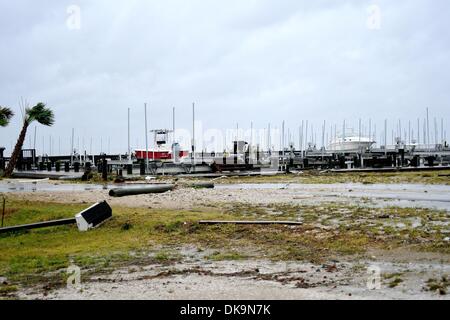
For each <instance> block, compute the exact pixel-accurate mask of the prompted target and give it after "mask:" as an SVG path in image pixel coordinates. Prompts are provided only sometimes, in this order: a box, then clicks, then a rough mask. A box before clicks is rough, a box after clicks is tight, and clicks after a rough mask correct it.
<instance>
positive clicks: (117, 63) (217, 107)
mask: <svg viewBox="0 0 450 320" xmlns="http://www.w3.org/2000/svg"><path fill="white" fill-rule="evenodd" d="M71 4H75V5H78V6H79V7H80V9H81V29H80V30H70V29H69V28H67V25H66V20H67V18H68V14H67V12H66V9H67V7H68V6H69V5H71ZM371 4H377V5H378V6H379V7H380V9H381V19H382V20H381V28H380V29H379V30H371V29H368V28H367V25H366V22H367V19H368V12H367V7H368V6H369V5H371ZM449 6H450V5H449V4H448V3H447V2H445V1H434V2H433V5H432V6H431V5H430V3H429V2H427V1H425V0H411V1H395V2H394V1H387V0H385V1H381V0H379V1H373V2H366V1H356V0H355V1H339V2H338V1H294V0H292V1H288V0H284V1H276V2H275V1H269V0H261V1H257V0H251V1H237V0H232V1H226V2H223V1H208V2H205V1H200V0H191V1H182V0H171V1H164V2H162V1H145V2H144V1H127V2H123V3H111V1H95V2H93V1H74V2H66V3H64V2H58V3H55V2H54V1H39V2H34V1H15V2H4V3H2V4H0V14H1V19H0V36H1V50H0V70H1V74H2V76H1V77H0V86H1V88H2V90H1V91H0V104H2V105H9V106H11V107H13V108H14V109H16V111H17V112H16V113H18V114H20V112H18V101H19V98H20V97H21V96H23V97H25V98H27V99H28V100H29V101H30V102H31V103H35V102H38V101H41V100H42V101H44V102H47V103H48V105H49V106H52V107H53V108H54V109H55V112H56V116H57V122H56V124H55V126H54V127H53V128H43V127H38V129H37V130H38V134H37V135H38V141H37V147H38V148H41V147H42V136H44V142H45V144H47V146H48V140H49V136H50V135H52V137H53V140H54V141H58V138H59V137H60V139H61V141H62V142H61V144H62V147H61V148H62V149H63V151H64V152H67V151H68V146H69V144H68V141H69V136H70V131H71V128H72V127H75V128H76V133H77V136H79V137H80V138H79V139H80V141H82V139H83V137H84V140H85V145H86V146H88V141H89V140H90V137H93V141H94V149H96V150H97V151H99V148H100V138H101V137H102V138H103V146H104V148H103V149H104V150H105V145H106V143H107V137H110V139H111V141H112V142H111V145H112V146H111V151H113V152H120V151H121V152H125V151H126V141H127V139H126V136H125V135H126V112H127V108H128V107H131V108H132V125H133V130H132V143H133V144H134V145H136V144H137V143H139V144H140V145H141V146H142V144H143V141H144V136H143V135H144V128H143V123H142V118H143V103H144V102H145V101H147V102H149V104H150V126H151V127H153V128H154V127H170V126H171V108H172V106H175V107H176V108H177V124H178V125H179V126H181V127H184V128H190V114H191V109H190V107H191V102H192V101H195V102H196V103H197V113H198V118H199V119H201V120H202V121H203V127H204V128H205V129H207V128H219V129H221V128H231V127H234V126H235V123H236V122H239V123H240V126H241V127H245V126H246V127H249V126H250V121H251V120H252V121H253V122H254V123H255V127H264V126H266V125H267V123H268V122H271V123H272V125H273V126H280V123H281V121H282V120H283V119H285V120H286V121H287V125H288V126H289V127H291V129H292V130H294V129H295V132H296V130H297V129H296V128H297V127H298V125H299V123H300V122H301V120H305V119H308V120H309V121H310V122H313V123H314V126H315V128H319V127H320V125H321V122H322V121H323V120H327V123H328V125H330V124H332V123H336V124H337V126H338V128H339V127H340V126H342V121H343V120H344V119H347V121H349V122H351V123H352V125H353V126H354V127H356V126H357V121H358V118H360V117H361V118H363V119H364V120H365V121H366V122H367V121H368V119H369V118H371V119H372V120H373V121H374V122H376V123H377V124H378V127H379V128H380V127H381V124H382V121H383V120H384V119H385V118H387V119H389V123H390V125H391V126H392V123H393V122H394V121H397V119H399V118H402V119H403V121H404V122H406V121H408V120H412V121H413V123H415V121H417V120H416V119H417V117H421V118H423V117H424V112H425V108H426V107H429V108H430V110H431V112H432V116H433V117H434V116H436V117H438V118H439V119H440V118H441V117H443V118H444V119H445V122H446V123H448V122H449V121H450V119H449V118H450V117H449V116H450V114H449V111H448V110H449V109H448V102H449V98H450V93H449V91H448V90H447V88H446V87H447V84H448V83H449V80H450V73H449V69H450V68H449V62H448V56H449V42H448V36H447V35H446V30H448V29H450V28H449V27H450V22H449V21H448V19H447V18H446V13H447V12H448V9H449ZM19 126H20V117H15V119H14V121H13V123H12V125H11V126H9V127H8V128H3V129H1V134H0V144H3V145H5V146H6V147H8V148H9V146H10V143H11V141H13V142H15V139H16V136H17V134H18V130H19ZM378 132H381V131H380V130H378ZM319 134H320V133H318V135H319ZM113 142H114V143H113ZM80 144H81V142H80ZM56 148H57V147H54V151H56V150H55V149H56ZM47 151H48V150H47Z"/></svg>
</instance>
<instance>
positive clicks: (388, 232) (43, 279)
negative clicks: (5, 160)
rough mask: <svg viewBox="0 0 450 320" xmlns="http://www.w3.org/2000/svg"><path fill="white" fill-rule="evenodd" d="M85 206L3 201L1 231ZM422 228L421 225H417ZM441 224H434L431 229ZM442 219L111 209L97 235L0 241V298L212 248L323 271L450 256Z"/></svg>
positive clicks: (319, 209) (388, 211)
mask: <svg viewBox="0 0 450 320" xmlns="http://www.w3.org/2000/svg"><path fill="white" fill-rule="evenodd" d="M86 206H87V205H86V204H55V203H45V202H41V203H36V202H28V201H15V200H9V201H8V203H7V212H6V217H5V222H6V225H16V224H23V223H30V222H38V221H46V220H50V219H60V218H66V217H73V216H74V214H75V213H77V212H79V211H81V210H82V209H84V208H86ZM201 219H271V220H276V219H279V220H287V219H299V220H301V221H303V223H304V224H303V225H301V226H295V227H292V226H290V227H286V226H234V225H225V226H205V225H199V224H198V223H197V222H198V220H201ZM417 219H419V220H420V224H421V225H420V226H414V221H415V220H417ZM435 222H439V223H435ZM448 222H449V221H448V215H447V213H446V212H445V211H436V210H428V209H412V208H410V209H400V208H384V209H380V208H378V209H375V208H369V207H357V206H348V205H341V204H339V205H338V204H332V203H330V204H321V205H320V206H319V205H318V206H290V205H273V206H268V207H259V206H250V205H248V204H241V203H230V204H228V205H218V204H211V205H210V206H209V207H207V208H200V209H198V210H192V211H174V210H160V209H149V208H126V207H113V218H112V219H111V220H109V221H107V222H106V223H105V224H104V225H103V226H101V227H100V228H97V229H95V230H92V231H89V232H86V233H80V232H79V231H78V230H77V228H76V226H61V227H53V228H45V229H37V230H31V231H28V232H18V233H15V234H4V235H0V250H1V255H0V277H4V278H6V279H7V281H6V282H5V283H3V284H1V283H0V297H1V296H2V295H4V296H8V295H10V294H11V292H14V291H15V290H16V289H17V288H18V287H20V286H32V285H34V284H38V283H39V284H42V283H48V284H51V286H53V287H54V286H60V285H63V284H64V283H65V280H66V272H65V268H67V266H69V265H70V264H71V263H75V264H76V265H78V266H80V267H81V268H82V269H83V270H84V271H85V272H84V273H83V274H86V271H87V273H88V274H89V273H91V274H98V273H102V272H109V271H111V270H113V269H115V268H117V267H121V266H126V265H139V264H152V263H170V262H173V261H176V260H177V259H180V256H179V253H178V251H177V248H180V247H181V246H184V245H194V246H195V247H197V248H198V250H199V251H201V250H205V249H212V250H213V251H214V253H212V254H211V255H210V256H209V257H208V259H211V260H227V259H244V258H263V259H273V260H300V261H312V262H316V263H321V262H323V261H325V260H326V259H330V258H335V257H341V256H344V255H355V254H356V255H358V254H364V253H365V252H366V250H367V249H369V248H377V249H391V248H398V247H402V248H410V249H411V250H421V251H434V252H442V253H445V254H448V253H450V249H449V247H450V246H449V245H448V241H447V240H446V239H445V237H446V235H445V232H448V230H447V231H446V228H448Z"/></svg>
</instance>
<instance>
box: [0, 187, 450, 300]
mask: <svg viewBox="0 0 450 320" xmlns="http://www.w3.org/2000/svg"><path fill="white" fill-rule="evenodd" d="M1 183H10V182H7V181H3V182H1ZM49 183H52V184H54V182H49ZM25 184H26V183H25ZM83 188H84V187H81V188H79V187H78V188H77V190H76V191H73V190H72V191H70V190H69V191H68V190H65V191H55V190H53V191H42V190H39V186H37V187H36V188H35V189H34V191H29V190H25V189H21V187H20V186H19V185H18V186H17V189H16V190H10V192H9V193H7V195H8V196H9V197H12V198H14V199H15V200H17V201H31V202H33V201H45V202H51V203H83V204H84V203H86V204H90V203H93V202H97V201H100V200H107V201H108V203H110V204H111V205H113V206H121V207H146V208H153V209H154V208H161V209H180V210H181V209H185V210H192V209H198V208H203V209H205V208H209V207H214V208H216V207H217V206H228V207H233V206H236V207H238V208H240V209H242V208H243V210H245V205H248V206H265V205H273V204H279V205H289V206H295V205H312V204H314V205H320V204H321V203H323V204H324V208H326V205H327V204H329V203H343V204H351V205H354V204H358V205H361V206H369V207H371V208H378V209H380V210H382V208H384V207H388V206H398V207H408V208H411V207H412V208H416V207H417V208H429V209H436V210H441V211H440V212H441V215H440V219H441V221H439V223H440V224H441V225H442V226H443V228H442V229H440V231H439V232H443V233H444V232H445V233H446V234H448V232H449V230H448V229H449V228H448V223H449V219H448V210H449V209H450V186H444V185H433V186H432V185H420V184H416V185H396V184H392V185H381V184H380V185H377V184H373V185H364V184H329V185H314V184H311V185H295V184H272V185H270V184H266V185H258V186H256V185H252V184H248V185H221V186H217V188H215V189H190V188H183V187H180V188H177V189H176V190H174V191H172V192H167V193H165V194H157V195H155V194H153V195H139V196H131V197H124V198H111V197H109V196H108V191H107V190H104V189H101V188H96V187H92V186H91V187H86V188H84V189H83ZM15 191H20V192H15ZM380 212H381V211H380ZM442 212H447V215H445V214H444V215H442ZM338 223H339V221H338ZM341 223H348V220H346V221H345V222H344V220H342V221H341ZM426 223H427V222H424V221H423V220H421V221H420V227H424V228H425V227H427V225H426ZM430 223H431V222H430ZM413 224H414V223H413ZM318 227H320V228H322V227H323V228H330V227H329V226H318ZM444 241H447V242H446V243H448V245H449V246H450V242H448V241H449V238H448V236H447V237H446V238H445V239H444ZM235 249H236V250H238V251H239V250H247V249H245V248H235ZM176 250H177V251H178V253H179V256H180V257H181V258H180V259H178V260H177V261H173V262H166V263H162V264H158V263H150V264H148V265H136V266H134V265H129V266H126V267H121V268H118V269H116V270H115V271H113V272H110V273H107V274H101V275H96V274H91V273H87V274H86V275H83V270H82V278H81V280H82V282H81V284H80V286H77V287H75V288H73V287H70V288H64V287H63V288H56V289H50V290H49V289H46V288H43V287H42V286H39V285H38V286H34V287H29V288H21V290H20V291H19V292H18V293H17V297H19V298H22V299H449V298H450V296H449V294H447V290H448V286H449V280H448V277H449V275H450V255H449V254H447V253H446V251H445V250H444V252H442V251H437V252H424V251H423V250H414V249H411V248H410V247H408V248H406V249H402V248H396V249H394V250H385V249H383V250H372V249H370V248H369V250H368V251H367V252H365V253H364V254H357V255H341V256H336V257H334V258H333V259H329V260H328V261H326V262H325V263H320V264H317V263H312V262H308V261H273V260H271V259H261V258H251V255H248V256H249V257H248V258H239V259H236V260H231V261H212V260H211V259H207V258H205V257H206V256H207V255H210V254H211V252H209V251H208V250H204V249H201V250H200V249H199V248H197V247H195V246H191V245H186V244H179V246H178V247H177V248H176ZM447 251H448V250H447Z"/></svg>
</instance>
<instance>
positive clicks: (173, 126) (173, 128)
mask: <svg viewBox="0 0 450 320" xmlns="http://www.w3.org/2000/svg"><path fill="white" fill-rule="evenodd" d="M172 135H173V138H172V140H173V143H175V107H172Z"/></svg>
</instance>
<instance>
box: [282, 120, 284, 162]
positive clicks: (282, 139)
mask: <svg viewBox="0 0 450 320" xmlns="http://www.w3.org/2000/svg"><path fill="white" fill-rule="evenodd" d="M281 156H282V158H283V164H284V120H283V122H282V124H281Z"/></svg>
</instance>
